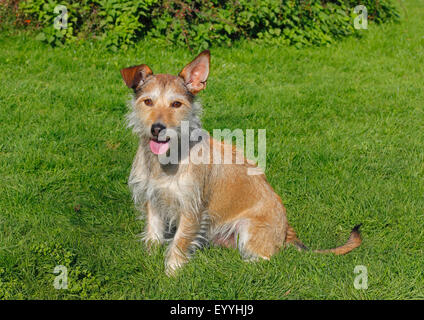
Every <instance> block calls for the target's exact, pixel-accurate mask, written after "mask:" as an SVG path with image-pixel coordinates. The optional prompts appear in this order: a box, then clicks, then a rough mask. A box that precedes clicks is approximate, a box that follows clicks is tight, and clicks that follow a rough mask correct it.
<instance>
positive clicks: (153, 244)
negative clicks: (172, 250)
mask: <svg viewBox="0 0 424 320" xmlns="http://www.w3.org/2000/svg"><path fill="white" fill-rule="evenodd" d="M140 237H141V241H142V242H143V244H144V247H145V248H146V251H147V252H148V253H149V254H152V253H153V252H154V251H155V250H157V249H158V248H159V247H160V245H161V244H162V243H163V240H162V239H159V238H158V237H154V236H149V235H146V234H145V233H142V234H141V235H140Z"/></svg>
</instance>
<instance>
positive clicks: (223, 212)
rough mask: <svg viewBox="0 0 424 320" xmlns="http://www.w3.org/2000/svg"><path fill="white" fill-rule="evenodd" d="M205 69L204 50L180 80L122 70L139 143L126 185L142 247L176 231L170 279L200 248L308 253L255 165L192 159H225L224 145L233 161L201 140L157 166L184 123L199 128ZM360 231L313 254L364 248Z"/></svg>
mask: <svg viewBox="0 0 424 320" xmlns="http://www.w3.org/2000/svg"><path fill="white" fill-rule="evenodd" d="M209 68H210V52H209V51H208V50H205V51H203V52H201V53H200V54H199V55H198V56H197V57H196V58H195V59H194V60H193V61H191V62H190V63H189V64H188V65H186V66H185V67H184V68H183V69H182V71H181V72H180V73H179V74H178V76H174V75H170V74H153V71H152V70H151V69H150V68H149V67H148V66H147V65H145V64H141V65H137V66H132V67H128V68H124V69H122V70H121V75H122V78H123V80H124V82H125V84H126V85H127V86H128V87H129V88H130V89H132V90H133V95H132V96H133V99H132V102H131V104H130V112H129V114H128V125H129V127H132V129H133V131H134V132H135V133H136V134H137V135H138V138H139V146H138V150H137V153H136V156H135V158H134V162H133V164H132V168H131V173H130V176H129V180H128V184H129V187H130V189H131V192H132V195H133V199H134V202H135V204H136V207H137V208H138V209H139V210H140V211H141V212H143V213H145V230H144V233H143V240H144V242H145V244H146V247H147V248H152V246H154V245H159V244H163V243H165V242H166V241H167V239H166V236H165V235H166V233H167V232H168V231H169V230H172V229H173V230H174V232H173V238H172V239H171V240H170V244H169V246H168V248H167V250H166V258H165V271H166V274H167V275H175V273H176V271H177V270H178V269H179V268H180V267H182V266H183V265H184V264H185V263H187V262H188V260H189V258H190V256H191V255H192V253H193V252H194V250H195V248H197V247H200V246H202V245H204V244H205V242H206V243H209V244H212V245H218V246H223V247H230V248H238V249H239V251H240V253H241V255H242V257H243V258H244V259H246V260H258V259H267V260H268V259H270V258H271V256H273V255H274V254H276V253H277V252H279V250H280V249H281V248H282V247H285V246H286V245H294V246H295V247H296V248H298V249H299V250H309V249H308V248H307V247H306V246H305V245H304V244H303V243H302V242H301V241H300V240H299V239H298V237H297V236H296V233H295V231H294V230H293V228H292V227H291V226H290V225H289V223H288V221H287V216H286V209H285V207H284V205H283V203H282V201H281V199H280V197H279V196H278V195H277V194H276V193H275V192H274V190H273V189H272V187H271V186H270V184H269V183H268V182H267V180H266V178H265V175H264V174H248V170H249V169H252V168H255V167H256V166H255V165H254V164H252V163H251V162H250V161H249V160H247V159H245V158H244V160H243V161H242V162H241V163H240V162H239V163H230V164H216V163H213V161H209V163H207V162H206V163H203V162H201V163H198V162H197V163H194V162H193V161H191V160H190V159H189V158H190V157H189V156H191V155H192V154H193V153H195V152H199V147H201V148H202V150H209V151H210V152H209V153H207V152H204V156H206V157H211V154H212V153H214V154H215V153H217V154H224V149H225V148H227V147H229V148H230V149H231V150H232V156H238V155H239V153H240V152H239V151H238V150H237V148H235V147H233V146H232V145H229V144H228V143H227V144H226V143H225V142H222V141H218V140H216V139H213V138H212V137H210V136H209V135H208V134H205V135H203V136H202V139H199V141H196V142H190V143H189V146H188V151H187V152H185V154H184V153H183V152H182V151H181V152H180V153H181V154H180V155H179V156H178V158H177V161H176V163H167V164H164V163H162V162H161V161H160V157H161V155H162V156H163V155H167V154H169V152H170V149H171V147H172V145H173V143H174V144H175V143H183V141H181V140H182V139H181V126H182V123H184V122H185V123H187V124H188V130H189V131H190V132H193V131H195V130H199V129H201V121H200V114H201V111H202V109H201V106H200V104H199V102H198V101H197V99H196V95H197V94H198V93H199V92H200V91H202V90H203V89H205V88H206V83H207V79H208V76H209ZM170 130H173V132H175V133H176V134H174V135H173V136H172V137H170V136H168V135H167V132H171V131H170ZM201 153H202V152H201ZM243 157H244V156H243ZM359 227H360V225H358V226H356V227H354V228H353V230H352V231H351V233H350V237H349V239H348V241H347V242H346V243H345V244H344V245H342V246H340V247H337V248H333V249H327V250H314V252H318V253H326V252H331V253H335V254H345V253H348V252H350V251H351V250H353V249H355V248H357V247H358V246H359V245H360V244H361V242H362V240H361V237H360V233H359Z"/></svg>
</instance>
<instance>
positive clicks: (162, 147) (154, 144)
mask: <svg viewBox="0 0 424 320" xmlns="http://www.w3.org/2000/svg"><path fill="white" fill-rule="evenodd" d="M168 149H169V142H159V141H154V140H150V150H152V152H153V153H154V154H164V153H165V152H166V151H168Z"/></svg>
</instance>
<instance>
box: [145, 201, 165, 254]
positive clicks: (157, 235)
mask: <svg viewBox="0 0 424 320" xmlns="http://www.w3.org/2000/svg"><path fill="white" fill-rule="evenodd" d="M164 230H165V224H164V222H163V219H162V217H161V216H160V214H159V213H158V212H157V211H156V210H155V208H154V207H152V205H151V204H150V203H149V202H147V204H146V226H145V230H144V237H143V240H144V243H145V244H146V246H147V248H148V249H149V250H150V249H151V247H152V246H153V245H158V244H161V243H163V242H164Z"/></svg>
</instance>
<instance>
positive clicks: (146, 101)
mask: <svg viewBox="0 0 424 320" xmlns="http://www.w3.org/2000/svg"><path fill="white" fill-rule="evenodd" d="M143 102H144V104H145V105H146V106H149V107H150V106H152V105H153V101H152V99H146V100H144V101H143Z"/></svg>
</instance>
